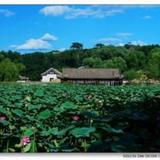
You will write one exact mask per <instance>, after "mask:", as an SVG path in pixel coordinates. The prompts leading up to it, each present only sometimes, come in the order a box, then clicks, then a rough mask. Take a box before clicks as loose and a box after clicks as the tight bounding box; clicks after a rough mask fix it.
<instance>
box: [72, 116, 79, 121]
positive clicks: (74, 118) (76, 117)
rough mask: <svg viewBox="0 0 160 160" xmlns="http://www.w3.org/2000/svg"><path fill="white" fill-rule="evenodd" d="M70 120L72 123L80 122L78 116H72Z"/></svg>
mask: <svg viewBox="0 0 160 160" xmlns="http://www.w3.org/2000/svg"><path fill="white" fill-rule="evenodd" d="M72 119H73V120H74V121H79V120H80V117H79V116H73V117H72Z"/></svg>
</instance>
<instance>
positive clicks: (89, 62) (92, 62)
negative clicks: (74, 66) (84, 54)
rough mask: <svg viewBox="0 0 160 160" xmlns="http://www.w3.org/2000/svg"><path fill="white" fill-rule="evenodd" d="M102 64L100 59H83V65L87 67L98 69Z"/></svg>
mask: <svg viewBox="0 0 160 160" xmlns="http://www.w3.org/2000/svg"><path fill="white" fill-rule="evenodd" d="M101 63H102V60H101V59H100V58H96V57H95V58H93V57H89V58H85V59H83V65H84V66H88V67H93V68H95V67H100V64H101Z"/></svg>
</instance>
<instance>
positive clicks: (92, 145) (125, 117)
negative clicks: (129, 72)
mask: <svg viewBox="0 0 160 160" xmlns="http://www.w3.org/2000/svg"><path fill="white" fill-rule="evenodd" d="M159 151H160V85H149V86H146V85H137V86H103V85H101V86H92V85H69V84H16V83H15V84H13V83H6V84H5V83H3V84H0V152H51V153H54V152H159Z"/></svg>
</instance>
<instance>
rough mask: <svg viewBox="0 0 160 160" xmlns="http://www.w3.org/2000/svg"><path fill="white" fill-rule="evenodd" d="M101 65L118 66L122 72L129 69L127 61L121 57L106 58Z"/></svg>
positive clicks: (107, 66) (105, 66)
mask: <svg viewBox="0 0 160 160" xmlns="http://www.w3.org/2000/svg"><path fill="white" fill-rule="evenodd" d="M101 66H102V67H103V68H118V69H120V71H122V72H124V71H125V70H126V69H127V65H126V61H125V60H124V59H123V58H121V57H115V58H113V59H109V60H105V61H103V62H102V64H101Z"/></svg>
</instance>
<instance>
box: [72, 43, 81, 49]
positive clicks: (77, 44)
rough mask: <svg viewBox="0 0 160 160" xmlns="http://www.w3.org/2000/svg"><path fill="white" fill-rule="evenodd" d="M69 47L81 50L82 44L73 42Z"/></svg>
mask: <svg viewBox="0 0 160 160" xmlns="http://www.w3.org/2000/svg"><path fill="white" fill-rule="evenodd" d="M70 48H71V49H74V50H81V49H83V44H82V43H79V42H73V43H72V45H71V47H70Z"/></svg>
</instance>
